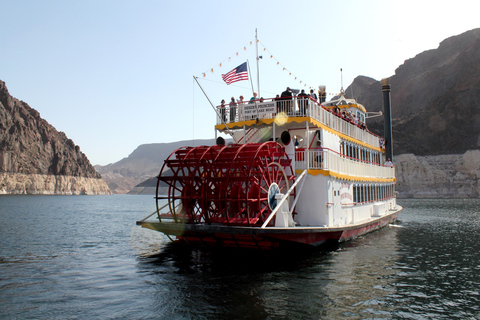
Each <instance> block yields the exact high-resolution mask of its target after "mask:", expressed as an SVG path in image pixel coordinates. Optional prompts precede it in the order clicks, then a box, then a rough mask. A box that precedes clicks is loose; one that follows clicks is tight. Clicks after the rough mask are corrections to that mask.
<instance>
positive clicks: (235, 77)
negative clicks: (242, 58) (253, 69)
mask: <svg viewBox="0 0 480 320" xmlns="http://www.w3.org/2000/svg"><path fill="white" fill-rule="evenodd" d="M222 79H223V81H225V82H226V83H227V84H232V83H234V82H237V81H242V80H248V70H247V63H246V62H244V63H242V64H241V65H239V66H238V67H236V68H235V69H233V70H232V71H230V72H228V73H226V74H222Z"/></svg>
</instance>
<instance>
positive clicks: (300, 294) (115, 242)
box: [0, 195, 480, 319]
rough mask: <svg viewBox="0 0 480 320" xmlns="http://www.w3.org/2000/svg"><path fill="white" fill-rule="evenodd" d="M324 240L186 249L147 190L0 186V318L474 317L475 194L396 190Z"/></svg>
mask: <svg viewBox="0 0 480 320" xmlns="http://www.w3.org/2000/svg"><path fill="white" fill-rule="evenodd" d="M399 204H400V205H402V206H403V207H404V210H403V211H402V212H401V213H400V215H399V222H398V224H397V225H396V226H391V227H387V228H384V229H382V230H380V231H377V232H374V233H372V234H370V235H367V236H365V237H362V238H360V239H357V240H355V241H353V242H349V243H346V244H342V245H340V246H339V247H338V248H336V250H333V251H318V250H317V251H313V252H295V253H293V252H288V253H280V254H271V253H270V254H259V253H255V252H250V251H238V250H235V251H233V252H232V251H227V250H207V249H198V248H197V249H189V248H184V247H180V246H177V245H172V244H171V243H170V241H169V240H168V238H166V237H164V236H162V235H161V234H159V233H156V232H153V231H151V230H146V229H142V228H140V227H137V226H136V225H135V221H136V220H139V219H142V218H144V217H145V216H147V215H148V214H150V213H151V212H153V211H154V209H155V206H154V205H155V204H154V200H153V197H152V196H132V195H114V196H5V195H4V196H0V318H1V319H339V318H340V319H342V318H343V319H373V318H375V319H480V254H479V251H480V200H399Z"/></svg>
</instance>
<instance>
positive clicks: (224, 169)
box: [156, 142, 295, 226]
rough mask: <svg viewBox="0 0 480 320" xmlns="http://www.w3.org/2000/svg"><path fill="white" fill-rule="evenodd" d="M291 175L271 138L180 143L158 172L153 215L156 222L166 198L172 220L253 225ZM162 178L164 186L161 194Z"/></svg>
mask: <svg viewBox="0 0 480 320" xmlns="http://www.w3.org/2000/svg"><path fill="white" fill-rule="evenodd" d="M294 180H295V175H294V174H293V169H292V166H291V160H290V159H289V158H288V155H287V154H286V153H285V150H284V148H283V147H282V146H281V145H280V144H278V143H277V142H265V143H247V144H231V145H228V146H217V145H215V146H200V147H184V148H181V149H178V150H176V151H174V152H173V153H172V154H171V155H170V156H169V157H168V158H167V160H165V163H164V165H163V167H162V169H161V171H160V174H159V176H158V181H157V191H156V199H157V211H158V216H159V219H160V221H161V218H162V215H161V214H160V212H159V211H160V210H159V209H160V207H161V206H162V205H164V204H165V201H164V200H165V199H166V200H167V202H168V206H169V209H170V213H171V214H172V215H173V219H174V220H175V222H187V223H208V224H212V223H220V224H227V225H246V226H259V225H262V224H263V223H264V222H265V220H266V219H267V217H268V215H269V214H270V213H271V212H272V208H271V207H272V204H273V205H275V200H274V198H273V197H274V193H283V194H285V193H286V192H287V191H288V189H289V188H290V186H291V185H292V184H293V182H294ZM162 182H163V183H164V184H166V185H167V186H168V192H167V195H163V196H162V195H160V194H159V191H160V190H162V189H161V188H160V187H161V185H162ZM272 188H273V192H272V191H271V192H270V198H271V199H270V201H272V203H270V205H269V191H270V190H272ZM292 196H294V193H292Z"/></svg>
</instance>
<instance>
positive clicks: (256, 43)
mask: <svg viewBox="0 0 480 320" xmlns="http://www.w3.org/2000/svg"><path fill="white" fill-rule="evenodd" d="M255 48H256V55H257V57H256V58H257V88H258V91H257V93H258V98H260V97H261V95H260V68H259V67H258V60H260V58H259V56H258V37H257V28H255Z"/></svg>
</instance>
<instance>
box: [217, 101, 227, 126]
mask: <svg viewBox="0 0 480 320" xmlns="http://www.w3.org/2000/svg"><path fill="white" fill-rule="evenodd" d="M218 109H219V111H220V117H221V119H222V121H223V122H227V117H226V115H225V100H224V99H222V102H220V105H219V106H218Z"/></svg>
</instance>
